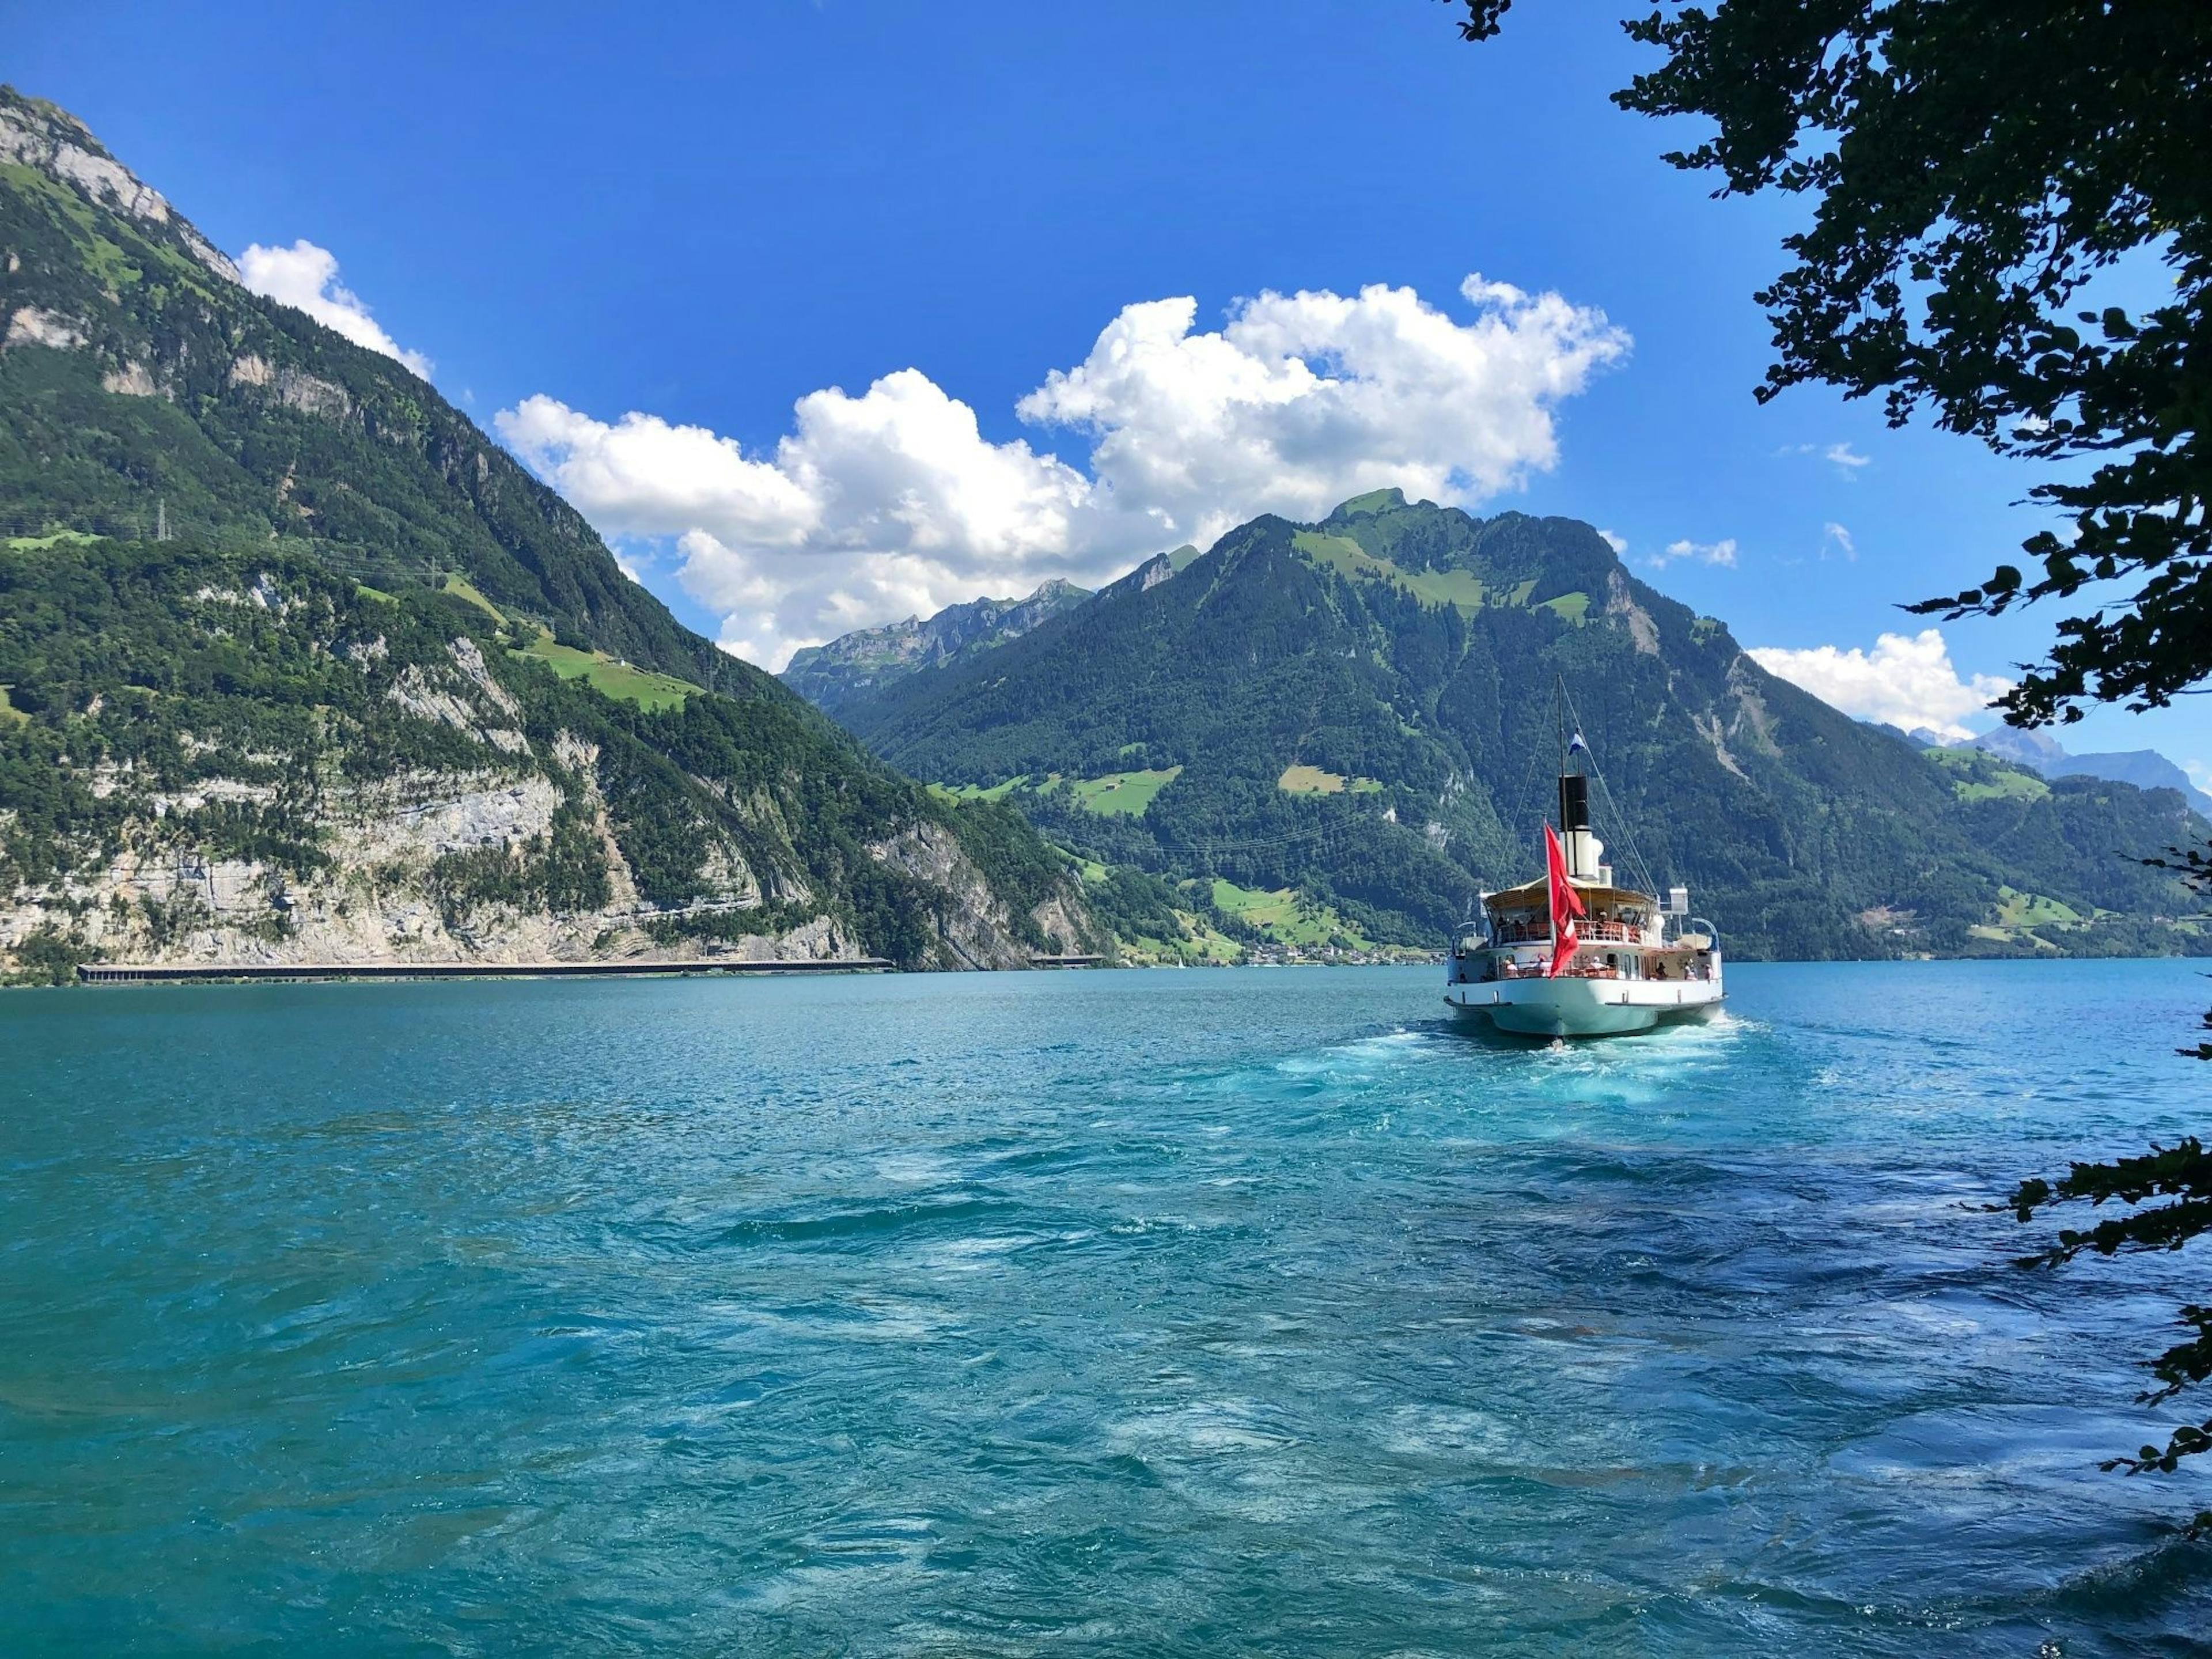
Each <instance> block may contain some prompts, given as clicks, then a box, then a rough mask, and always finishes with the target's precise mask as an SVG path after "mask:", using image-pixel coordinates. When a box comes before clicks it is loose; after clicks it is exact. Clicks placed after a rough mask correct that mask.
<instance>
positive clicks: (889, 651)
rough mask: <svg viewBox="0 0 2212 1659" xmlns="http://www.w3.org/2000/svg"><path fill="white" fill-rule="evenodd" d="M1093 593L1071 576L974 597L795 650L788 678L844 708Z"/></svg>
mask: <svg viewBox="0 0 2212 1659" xmlns="http://www.w3.org/2000/svg"><path fill="white" fill-rule="evenodd" d="M1090 597H1091V590H1090V589H1089V588H1087V587H1078V586H1076V585H1075V584H1074V583H1073V582H1069V581H1060V580H1054V581H1048V582H1047V583H1045V584H1044V585H1043V586H1041V587H1039V588H1038V589H1037V591H1036V592H1034V593H1032V594H1030V596H1029V597H1028V598H1027V599H971V600H969V602H968V603H967V604H965V605H947V606H946V607H945V609H944V610H942V611H939V612H938V613H937V614H936V615H935V616H933V617H927V619H924V618H921V617H908V618H907V620H906V621H904V622H898V623H886V624H885V625H884V626H883V627H881V628H863V629H859V630H857V631H856V632H854V633H851V634H847V635H842V636H841V637H839V638H837V639H835V640H832V641H830V642H829V644H827V645H817V646H810V647H807V648H806V649H805V650H803V651H799V652H796V653H793V656H792V659H791V661H790V663H789V664H788V665H786V667H785V668H784V671H783V674H782V677H781V678H782V679H783V683H784V684H786V685H788V686H789V687H790V688H791V689H792V690H794V691H796V692H798V693H799V696H803V697H805V699H806V700H807V701H808V702H811V703H813V704H814V705H815V706H816V707H817V708H823V709H826V710H828V711H829V713H831V714H836V712H837V710H838V709H840V708H843V707H844V706H845V705H846V704H847V703H848V702H853V701H854V700H855V699H857V698H860V697H863V696H870V695H872V694H873V693H875V692H878V691H880V690H883V689H884V687H886V686H889V685H891V684H895V683H896V682H897V681H899V680H902V679H903V678H906V677H907V676H908V674H914V673H918V672H920V671H921V670H922V669H925V668H936V667H939V666H942V665H944V664H945V663H949V662H956V661H958V660H961V659H963V658H965V657H969V656H974V655H977V654H980V653H982V652H985V651H988V650H990V649H991V648H992V647H994V646H1000V645H1005V644H1006V643H1007V642H1008V641H1012V640H1018V639H1019V638H1021V636H1022V635H1024V634H1026V633H1028V632H1029V631H1030V629H1034V628H1036V627H1039V626H1041V625H1042V624H1043V623H1048V622H1050V621H1051V620H1052V619H1053V618H1054V617H1057V616H1058V615H1060V612H1062V611H1069V610H1073V608H1074V607H1075V606H1077V605H1081V604H1082V603H1083V602H1084V601H1085V599H1089V598H1090Z"/></svg>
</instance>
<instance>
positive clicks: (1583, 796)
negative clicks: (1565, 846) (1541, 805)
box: [1559, 772, 1590, 835]
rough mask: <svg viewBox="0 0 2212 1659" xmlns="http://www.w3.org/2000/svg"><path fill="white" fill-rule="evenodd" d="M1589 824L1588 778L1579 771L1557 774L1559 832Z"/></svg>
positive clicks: (1586, 826) (1587, 826)
mask: <svg viewBox="0 0 2212 1659" xmlns="http://www.w3.org/2000/svg"><path fill="white" fill-rule="evenodd" d="M1589 827H1590V825H1589V779H1588V778H1586V777H1584V776H1583V775H1582V774H1581V773H1579V772H1565V773H1562V774H1560V775H1559V833H1560V834H1561V835H1565V834H1566V833H1567V832H1568V831H1570V830H1573V829H1589Z"/></svg>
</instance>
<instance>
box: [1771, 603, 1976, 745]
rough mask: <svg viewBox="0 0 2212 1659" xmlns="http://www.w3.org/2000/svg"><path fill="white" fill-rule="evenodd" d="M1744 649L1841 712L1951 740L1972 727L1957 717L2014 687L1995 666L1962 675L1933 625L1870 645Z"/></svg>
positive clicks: (1973, 711) (1967, 734) (1961, 738)
mask: <svg viewBox="0 0 2212 1659" xmlns="http://www.w3.org/2000/svg"><path fill="white" fill-rule="evenodd" d="M1745 654H1746V655H1747V656H1748V657H1750V658H1751V659H1752V660H1753V662H1755V663H1757V664H1758V665H1759V666H1760V667H1761V668H1764V669H1765V671H1767V672H1768V673H1770V674H1773V675H1776V676H1778V678H1782V679H1785V680H1788V681H1790V683H1791V684H1796V685H1801V686H1802V687H1804V689H1805V690H1808V691H1810V692H1811V693H1812V694H1813V695H1814V696H1816V697H1818V698H1820V701H1821V702H1825V703H1829V704H1832V706H1834V707H1835V708H1840V709H1842V710H1843V711H1844V713H1845V714H1851V715H1856V716H1857V718H1859V719H1861V720H1880V721H1881V722H1882V723H1883V724H1884V725H1887V726H1896V727H1897V728H1898V729H1899V731H1902V732H1918V731H1927V732H1936V733H1937V734H1938V735H1940V736H1942V738H1946V739H1948V741H1950V742H1953V743H1964V742H1965V741H1966V739H1967V738H1970V737H1972V735H1973V733H1972V731H1970V730H1969V729H1968V728H1967V727H1966V726H1964V725H1962V724H1961V723H1960V722H1961V721H1963V720H1965V719H1966V716H1967V715H1969V714H1978V713H1979V712H1980V711H1981V710H1983V709H1984V708H1987V707H1988V706H1989V705H1990V702H1993V701H1994V700H1995V699H1996V698H1998V697H2000V696H2003V695H2004V694H2005V693H2006V692H2007V691H2009V690H2012V682H2011V681H2010V680H2006V679H1999V678H1997V677H1996V676H1995V675H1993V674H1976V675H1974V676H1972V678H1961V677H1960V673H1959V671H1958V669H1957V668H1956V667H1954V665H1953V664H1952V662H1951V653H1950V651H1949V649H1948V647H1946V646H1945V645H1944V643H1943V633H1942V629H1936V628H1928V629H1922V630H1921V631H1920V632H1919V633H1917V634H1910V635H1908V634H1884V635H1882V636H1881V638H1880V639H1878V640H1876V641H1875V646H1874V649H1873V650H1872V651H1862V650H1860V649H1858V648H1857V647H1852V648H1851V649H1850V650H1848V651H1843V650H1838V648H1837V647H1834V646H1832V645H1820V646H1814V647H1813V648H1812V649H1811V650H1809V651H1780V650H1774V649H1771V648H1757V647H1754V648H1753V649H1752V650H1750V651H1748V652H1747V653H1745Z"/></svg>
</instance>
